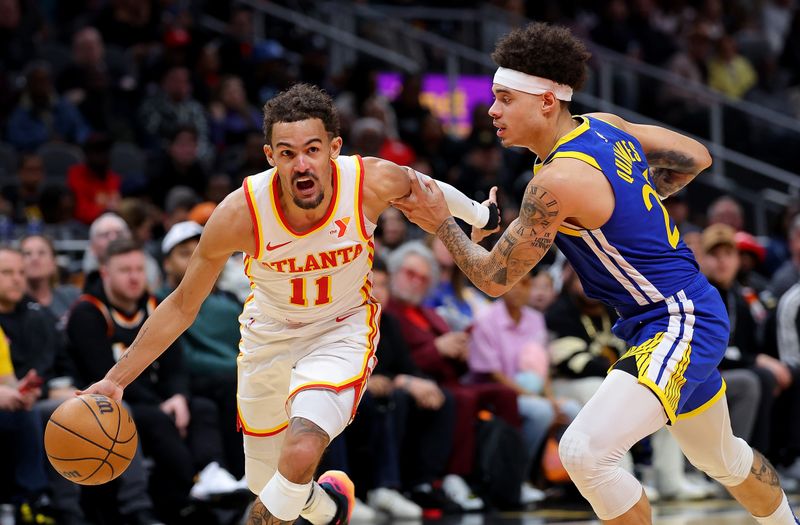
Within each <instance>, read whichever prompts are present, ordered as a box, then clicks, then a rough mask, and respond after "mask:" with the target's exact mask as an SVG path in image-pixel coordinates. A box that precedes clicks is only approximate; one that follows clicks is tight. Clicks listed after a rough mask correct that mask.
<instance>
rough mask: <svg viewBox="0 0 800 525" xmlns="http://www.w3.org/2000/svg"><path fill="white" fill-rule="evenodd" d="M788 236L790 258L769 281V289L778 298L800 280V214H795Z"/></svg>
mask: <svg viewBox="0 0 800 525" xmlns="http://www.w3.org/2000/svg"><path fill="white" fill-rule="evenodd" d="M787 238H788V241H789V257H790V258H789V260H788V261H786V262H784V263H783V264H782V265H781V266H780V267H779V268H778V269H777V270H776V271H775V273H774V274H772V279H771V280H770V283H769V290H770V292H772V295H773V296H774V297H775V298H776V299H779V298H780V297H781V296H782V295H783V294H784V293H786V290H788V289H789V288H791V287H792V286H794V285H795V284H796V283H797V282H800V215H797V216H795V218H794V219H793V220H792V223H791V226H789V234H788V236H787Z"/></svg>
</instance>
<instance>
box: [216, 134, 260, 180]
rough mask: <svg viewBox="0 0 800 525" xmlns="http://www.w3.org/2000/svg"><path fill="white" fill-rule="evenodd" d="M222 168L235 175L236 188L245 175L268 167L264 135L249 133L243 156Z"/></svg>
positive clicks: (253, 173)
mask: <svg viewBox="0 0 800 525" xmlns="http://www.w3.org/2000/svg"><path fill="white" fill-rule="evenodd" d="M220 168H221V169H223V170H224V171H225V172H226V173H228V174H229V175H231V177H233V187H234V188H238V187H239V186H241V185H242V182H243V181H244V178H245V177H249V176H250V175H255V174H256V173H261V172H262V171H264V170H266V169H268V168H269V165H268V164H267V157H266V156H265V155H264V135H263V134H262V133H255V132H253V133H248V134H247V137H246V138H245V141H244V147H243V149H242V154H241V156H239V157H238V158H234V159H232V160H231V161H230V165H222V166H221V167H220Z"/></svg>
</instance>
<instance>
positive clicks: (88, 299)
mask: <svg viewBox="0 0 800 525" xmlns="http://www.w3.org/2000/svg"><path fill="white" fill-rule="evenodd" d="M78 301H83V302H85V303H89V304H91V305H92V306H94V307H95V308H97V309H98V310H100V313H101V314H102V315H103V318H105V320H106V334H107V335H108V337H111V336H112V335H114V321H113V320H112V319H111V312H109V311H108V306H106V305H105V303H103V301H101V300H100V299H98V298H97V297H95V296H93V295H89V294H83V295H81V296H80V297H78Z"/></svg>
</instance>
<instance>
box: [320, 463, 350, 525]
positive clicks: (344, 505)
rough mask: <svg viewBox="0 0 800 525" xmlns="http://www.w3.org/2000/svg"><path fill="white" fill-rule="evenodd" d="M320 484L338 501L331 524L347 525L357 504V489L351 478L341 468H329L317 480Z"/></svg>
mask: <svg viewBox="0 0 800 525" xmlns="http://www.w3.org/2000/svg"><path fill="white" fill-rule="evenodd" d="M317 483H319V486H320V487H322V489H323V490H324V491H325V492H327V493H328V495H329V496H330V497H331V498H333V501H335V502H336V515H335V516H334V517H333V520H331V525H347V524H348V523H350V516H351V515H352V514H353V507H354V506H355V504H356V489H355V487H354V486H353V482H352V481H351V480H350V478H349V477H348V476H347V474H345V473H344V472H342V471H341V470H329V471H327V472H325V473H324V474H322V475H321V476H320V477H319V479H318V480H317Z"/></svg>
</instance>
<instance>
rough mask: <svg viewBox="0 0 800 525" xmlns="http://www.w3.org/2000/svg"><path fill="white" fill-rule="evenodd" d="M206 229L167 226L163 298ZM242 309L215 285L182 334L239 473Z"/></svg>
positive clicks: (194, 385) (199, 388) (193, 372)
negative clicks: (238, 362)
mask: <svg viewBox="0 0 800 525" xmlns="http://www.w3.org/2000/svg"><path fill="white" fill-rule="evenodd" d="M202 232H203V227H202V226H200V225H199V224H197V223H196V222H190V221H186V222H179V223H177V224H175V225H174V226H173V227H172V228H170V230H169V231H168V232H167V235H166V237H164V240H163V241H162V242H161V250H162V252H163V254H164V275H165V276H166V280H165V283H164V286H163V287H162V288H161V289H160V290H159V291H158V292H157V293H156V297H157V298H158V300H159V301H163V300H164V299H165V298H166V297H167V296H168V295H169V294H170V293H172V291H173V290H174V289H175V288H177V286H178V284H180V282H181V280H182V279H183V276H184V274H185V273H186V268H187V267H188V265H189V258H190V257H191V255H192V253H193V252H194V250H195V248H197V243H198V241H199V240H200V234H201V233H202ZM241 312H242V305H241V303H240V302H239V301H238V300H236V298H235V297H233V296H232V295H230V294H228V293H225V292H222V291H220V290H218V289H216V288H215V289H214V290H212V291H211V294H209V296H208V297H207V298H206V300H205V301H203V304H202V305H201V306H200V312H199V313H198V314H197V317H196V318H195V321H194V323H192V325H191V326H190V327H189V328H188V329H187V330H186V331H185V332H184V333H183V334H182V335H181V336H180V343H181V346H182V347H183V355H184V360H185V363H186V368H187V370H188V373H189V388H190V391H191V394H192V395H193V396H200V397H204V398H207V399H210V400H213V401H214V403H215V404H216V406H217V412H218V413H219V420H220V433H221V434H222V442H223V445H224V448H225V460H226V464H227V465H229V467H230V471H231V472H232V473H233V474H234V475H235V476H236V477H242V476H243V475H244V457H243V455H242V438H241V434H239V433H238V432H237V431H236V423H237V417H236V357H237V355H238V354H239V338H240V334H239V321H238V319H239V314H241Z"/></svg>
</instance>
